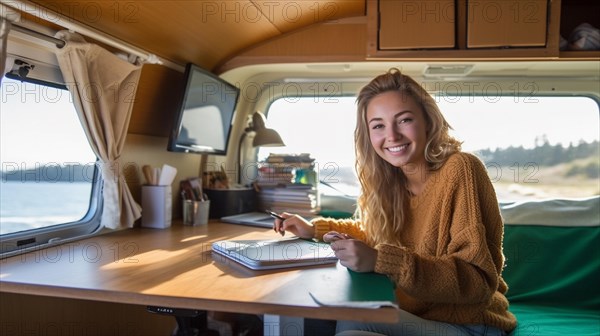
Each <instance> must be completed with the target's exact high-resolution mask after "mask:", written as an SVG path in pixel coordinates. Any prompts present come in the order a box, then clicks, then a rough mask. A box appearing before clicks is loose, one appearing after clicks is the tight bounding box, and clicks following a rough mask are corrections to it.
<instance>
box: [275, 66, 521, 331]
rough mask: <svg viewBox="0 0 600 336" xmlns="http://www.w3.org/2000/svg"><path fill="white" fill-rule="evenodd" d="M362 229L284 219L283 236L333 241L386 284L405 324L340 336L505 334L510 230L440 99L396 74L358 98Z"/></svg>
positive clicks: (344, 325)
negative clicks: (505, 240) (506, 232)
mask: <svg viewBox="0 0 600 336" xmlns="http://www.w3.org/2000/svg"><path fill="white" fill-rule="evenodd" d="M357 102H358V111H357V126H356V130H355V145H356V158H357V161H356V170H357V173H358V178H359V180H360V184H361V188H362V190H361V195H360V196H359V198H358V211H357V215H358V216H357V218H358V219H357V220H333V219H326V218H319V219H314V220H313V221H312V222H310V223H309V222H307V221H306V220H305V219H303V218H301V217H299V216H297V215H293V214H288V213H283V214H282V217H283V218H285V220H283V221H282V220H279V219H276V220H275V222H274V229H275V230H276V231H282V232H283V231H290V232H291V233H293V234H296V235H298V236H300V237H303V238H317V239H323V240H325V241H328V242H331V247H332V249H333V250H334V251H335V253H336V256H337V257H338V258H339V260H340V262H341V264H342V265H344V266H346V267H348V268H349V269H351V270H354V271H357V272H377V273H381V274H385V275H387V276H388V277H389V278H390V279H391V280H392V281H393V282H394V283H395V285H396V297H397V300H398V304H399V305H400V308H401V311H400V317H399V322H398V323H397V324H381V323H359V322H351V321H339V322H338V332H341V333H340V335H342V334H343V335H379V334H384V335H424V334H428V335H429V334H432V335H434V334H435V335H505V334H506V333H507V332H509V331H510V330H512V329H514V328H515V326H516V319H515V317H514V315H513V314H511V313H510V312H509V311H508V301H507V299H506V297H505V293H506V291H507V285H506V283H505V282H504V280H503V279H502V276H501V273H502V267H503V264H504V256H503V254H502V235H503V222H502V218H501V216H500V211H499V207H498V202H497V200H496V195H495V192H494V189H493V186H492V184H491V182H490V180H489V178H488V175H487V171H486V169H485V167H484V165H483V164H482V162H481V161H480V160H479V159H477V158H476V157H475V156H473V155H470V154H467V153H464V152H461V144H460V142H458V141H457V140H456V139H454V138H452V137H451V136H450V135H449V134H448V131H449V128H450V126H449V125H448V123H447V122H446V120H445V119H444V117H443V116H442V114H441V112H440V110H439V108H438V107H437V105H436V103H435V101H434V100H433V98H432V97H431V96H430V95H429V94H428V93H427V92H426V91H425V90H424V89H423V88H422V87H421V86H420V85H419V84H417V83H416V82H415V81H414V80H413V79H411V78H410V77H408V76H405V75H402V74H401V73H400V71H399V70H397V69H391V70H390V71H388V72H387V73H385V74H383V75H380V76H378V77H376V78H375V79H373V80H372V81H371V82H370V83H369V84H368V85H366V86H365V87H364V88H363V89H362V90H361V91H360V93H359V95H358V99H357Z"/></svg>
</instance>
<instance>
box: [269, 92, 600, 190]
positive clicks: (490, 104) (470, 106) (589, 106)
mask: <svg viewBox="0 0 600 336" xmlns="http://www.w3.org/2000/svg"><path fill="white" fill-rule="evenodd" d="M355 99H356V98H355V97H335V99H334V100H333V101H332V100H322V99H315V98H314V97H306V98H294V99H293V100H291V99H286V98H281V99H278V100H276V101H274V102H273V103H272V104H271V106H270V108H269V111H268V114H267V115H268V122H267V123H268V127H270V128H274V129H276V130H277V131H278V132H279V133H280V134H281V136H282V138H283V141H284V142H285V143H286V145H287V146H286V147H281V148H260V149H259V153H258V159H259V160H263V159H264V158H266V157H267V156H268V155H269V153H311V155H312V156H313V157H314V158H315V162H316V163H317V165H318V169H319V175H320V176H319V177H320V179H321V180H322V181H324V182H325V183H327V184H328V185H330V186H331V187H333V188H335V189H337V191H338V192H341V193H343V194H346V195H354V196H356V195H357V194H358V192H359V185H358V181H357V180H356V176H355V173H354V158H355V155H354V137H353V132H354V128H355V113H356V105H355ZM435 99H436V101H437V102H438V105H439V106H440V109H441V110H442V112H443V113H444V115H445V117H446V119H447V120H448V122H449V123H450V125H452V127H453V128H454V135H455V136H456V137H457V138H459V139H460V140H462V141H464V143H463V149H464V150H465V151H468V152H472V153H475V154H476V155H478V156H479V157H480V158H482V159H483V160H484V162H485V164H486V167H487V168H488V172H489V175H490V179H491V180H492V183H493V184H494V186H495V189H496V192H497V195H498V199H499V200H500V201H516V200H528V199H547V198H580V197H589V196H594V195H598V194H599V193H600V190H599V186H600V182H599V181H600V178H599V176H598V175H599V169H600V168H599V166H600V155H599V144H598V138H599V134H600V130H599V125H600V122H599V115H600V112H599V110H598V103H597V102H596V101H595V100H593V99H591V98H588V97H574V96H568V97H540V96H536V97H533V98H531V99H524V98H523V97H511V96H502V97H494V98H493V99H492V98H490V97H473V96H469V97H452V96H437V97H436V98H435ZM321 191H322V192H324V193H335V192H336V191H335V190H332V189H330V188H327V187H324V188H321Z"/></svg>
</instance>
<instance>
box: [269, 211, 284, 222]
mask: <svg viewBox="0 0 600 336" xmlns="http://www.w3.org/2000/svg"><path fill="white" fill-rule="evenodd" d="M265 212H266V213H268V214H269V215H270V216H271V217H273V218H277V219H281V220H285V218H283V217H281V216H279V215H278V214H276V213H274V212H273V211H270V210H265Z"/></svg>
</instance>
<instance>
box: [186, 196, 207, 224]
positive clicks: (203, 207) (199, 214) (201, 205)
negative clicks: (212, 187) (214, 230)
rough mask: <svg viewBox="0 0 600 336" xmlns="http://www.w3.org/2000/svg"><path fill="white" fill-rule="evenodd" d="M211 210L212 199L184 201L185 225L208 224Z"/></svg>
mask: <svg viewBox="0 0 600 336" xmlns="http://www.w3.org/2000/svg"><path fill="white" fill-rule="evenodd" d="M209 210H210V200H206V201H192V200H184V201H183V225H191V226H196V225H206V224H208V215H209V212H210V211H209Z"/></svg>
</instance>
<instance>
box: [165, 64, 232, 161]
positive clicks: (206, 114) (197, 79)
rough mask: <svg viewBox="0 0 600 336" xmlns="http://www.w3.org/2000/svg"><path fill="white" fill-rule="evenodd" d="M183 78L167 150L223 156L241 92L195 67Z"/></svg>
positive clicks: (190, 65)
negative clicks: (183, 82)
mask: <svg viewBox="0 0 600 336" xmlns="http://www.w3.org/2000/svg"><path fill="white" fill-rule="evenodd" d="M184 78H185V90H184V92H183V97H182V99H181V103H180V106H179V109H178V110H177V113H176V115H175V119H174V123H173V127H172V129H171V133H170V135H169V144H168V147H167V150H169V151H171V152H185V153H196V154H212V155H226V154H227V146H228V143H229V136H230V133H231V127H232V122H233V115H234V112H235V107H236V104H237V100H238V97H239V95H240V90H239V89H238V88H237V87H235V86H234V85H232V84H230V83H228V82H226V81H225V80H223V79H222V78H220V77H218V76H216V75H214V74H212V73H210V72H208V71H206V70H204V69H202V68H200V67H198V66H196V65H194V64H188V65H187V66H186V69H185V75H184Z"/></svg>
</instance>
